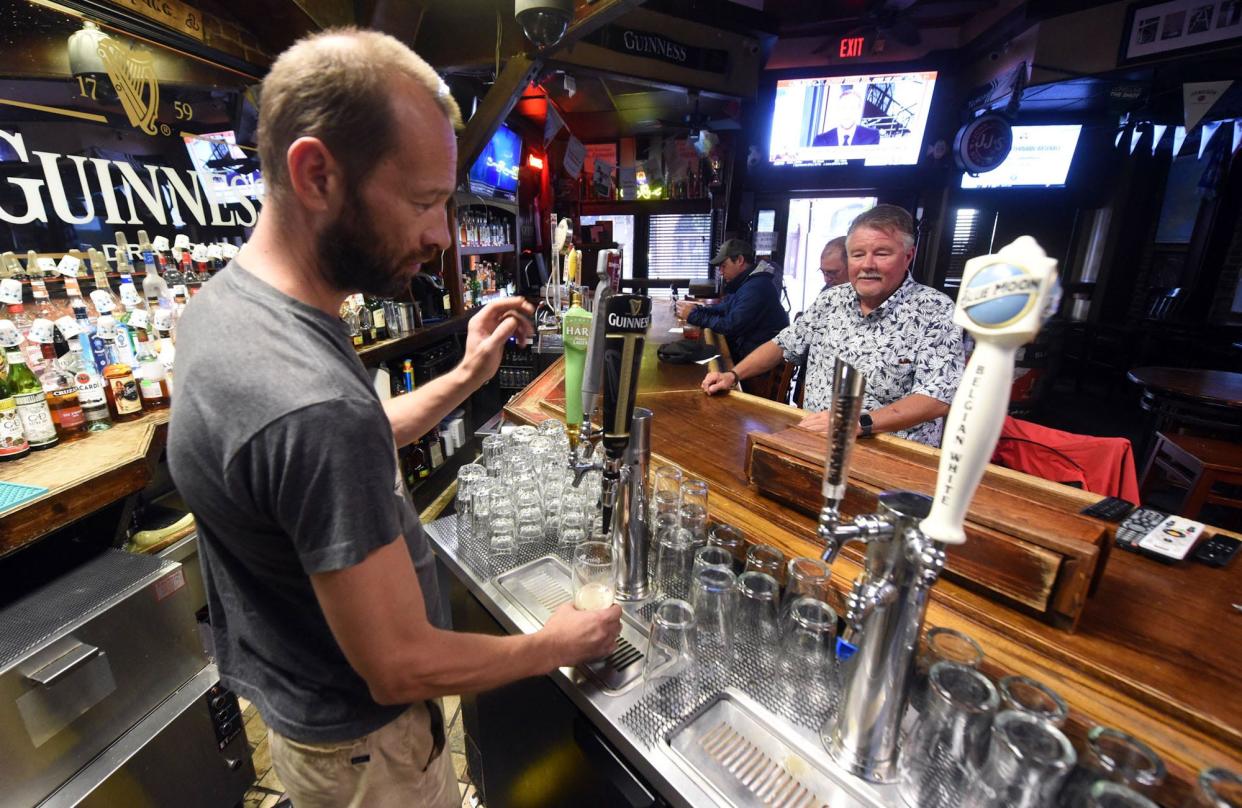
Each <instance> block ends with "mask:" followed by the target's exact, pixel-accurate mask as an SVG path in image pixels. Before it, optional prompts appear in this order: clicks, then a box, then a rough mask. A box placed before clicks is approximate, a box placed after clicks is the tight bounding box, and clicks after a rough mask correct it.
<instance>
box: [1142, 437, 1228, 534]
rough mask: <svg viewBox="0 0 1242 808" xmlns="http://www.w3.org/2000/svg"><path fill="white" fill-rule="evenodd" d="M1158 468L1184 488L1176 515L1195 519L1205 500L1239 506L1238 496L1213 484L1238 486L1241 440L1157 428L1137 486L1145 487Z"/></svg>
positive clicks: (1214, 503)
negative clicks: (1238, 441)
mask: <svg viewBox="0 0 1242 808" xmlns="http://www.w3.org/2000/svg"><path fill="white" fill-rule="evenodd" d="M1158 471H1160V472H1163V473H1164V475H1165V476H1166V477H1167V478H1168V479H1170V480H1171V481H1172V482H1174V483H1177V484H1178V485H1180V486H1181V487H1184V488H1186V489H1187V491H1186V497H1185V499H1183V500H1182V504H1181V507H1180V508H1179V509H1178V515H1179V516H1185V517H1186V518H1187V519H1198V518H1199V514H1200V512H1201V511H1202V510H1203V506H1204V505H1207V504H1213V505H1224V506H1226V507H1229V508H1242V499H1240V498H1238V497H1236V496H1230V495H1228V494H1226V493H1223V492H1217V491H1216V490H1215V489H1216V486H1217V485H1228V486H1242V444H1237V443H1230V442H1228V441H1223V440H1216V439H1215V438H1202V437H1198V436H1195V435H1176V434H1171V435H1166V434H1164V433H1163V432H1157V433H1156V446H1155V448H1154V449H1152V452H1151V456H1150V457H1149V458H1148V460H1147V468H1146V469H1144V471H1143V481H1142V483H1141V484H1140V486H1139V487H1140V490H1142V491H1144V492H1145V491H1146V490H1147V486H1148V484H1150V483H1151V482H1152V480H1153V479H1155V475H1156V473H1157V472H1158Z"/></svg>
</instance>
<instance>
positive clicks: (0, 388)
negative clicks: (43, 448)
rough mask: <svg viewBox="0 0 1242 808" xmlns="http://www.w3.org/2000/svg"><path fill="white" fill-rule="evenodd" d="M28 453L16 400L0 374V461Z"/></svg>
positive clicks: (20, 456)
mask: <svg viewBox="0 0 1242 808" xmlns="http://www.w3.org/2000/svg"><path fill="white" fill-rule="evenodd" d="M28 454H30V442H29V441H27V440H26V433H25V431H23V430H22V419H21V418H20V417H18V415H17V402H15V401H14V400H13V391H12V390H10V389H9V382H8V380H7V379H5V378H4V377H2V376H0V461H4V460H20V459H21V458H23V457H25V456H26V455H28Z"/></svg>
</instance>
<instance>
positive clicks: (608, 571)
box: [573, 541, 616, 611]
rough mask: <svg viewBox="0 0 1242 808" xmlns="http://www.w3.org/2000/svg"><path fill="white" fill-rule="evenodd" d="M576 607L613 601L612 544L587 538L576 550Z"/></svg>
mask: <svg viewBox="0 0 1242 808" xmlns="http://www.w3.org/2000/svg"><path fill="white" fill-rule="evenodd" d="M573 574H574V584H573V591H574V607H575V608H578V609H582V610H584V611H589V610H594V609H607V608H608V607H609V606H611V605H612V603H613V586H614V579H615V577H616V570H615V564H614V562H613V555H612V545H611V544H609V543H607V542H602V541H585V542H583V543H582V544H579V545H578V546H577V548H576V549H575V550H574V572H573Z"/></svg>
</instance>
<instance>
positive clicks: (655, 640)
mask: <svg viewBox="0 0 1242 808" xmlns="http://www.w3.org/2000/svg"><path fill="white" fill-rule="evenodd" d="M697 654H698V651H697V642H696V627H695V616H694V607H692V606H691V605H690V604H689V603H687V602H686V601H684V600H678V599H676V598H669V599H668V600H665V601H663V602H662V603H660V605H659V606H657V607H656V611H655V615H654V616H653V617H652V618H651V632H650V634H649V635H648V637H647V651H646V655H645V657H644V659H643V699H644V701H646V703H647V704H649V705H650V706H651V708H652V710H654V711H655V712H656V714H657V715H660V716H661V717H663V718H680V717H681V716H683V715H685V714H687V713H689V712H690V710H691V709H692V708H693V707H694V705H695V702H696V701H697V699H698V692H699V687H698V663H697Z"/></svg>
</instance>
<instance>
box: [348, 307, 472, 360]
mask: <svg viewBox="0 0 1242 808" xmlns="http://www.w3.org/2000/svg"><path fill="white" fill-rule="evenodd" d="M473 314H474V310H468V311H467V312H466V313H465V314H463V315H461V316H460V317H449V318H448V319H446V320H441V321H440V322H438V323H433V324H431V325H429V326H425V327H423V328H419V329H417V330H415V331H414V332H413V333H410V334H406V335H405V336H401V337H394V338H392V339H386V340H381V341H379V342H373V343H371V344H370V345H366V346H363V347H362V348H358V349H356V350H357V351H358V358H359V359H361V360H362V364H364V365H367V366H368V367H370V366H373V365H378V364H379V363H380V362H384V361H386V360H388V359H394V358H398V357H399V356H400V355H401V354H402V353H405V352H406V351H410V350H413V349H415V348H420V347H422V346H423V345H426V344H428V343H431V342H435V341H437V340H441V339H444V338H445V337H450V336H452V335H453V334H457V333H461V332H463V331H465V330H466V324H467V323H468V322H469V320H470V317H471V316H472V315H473Z"/></svg>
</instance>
